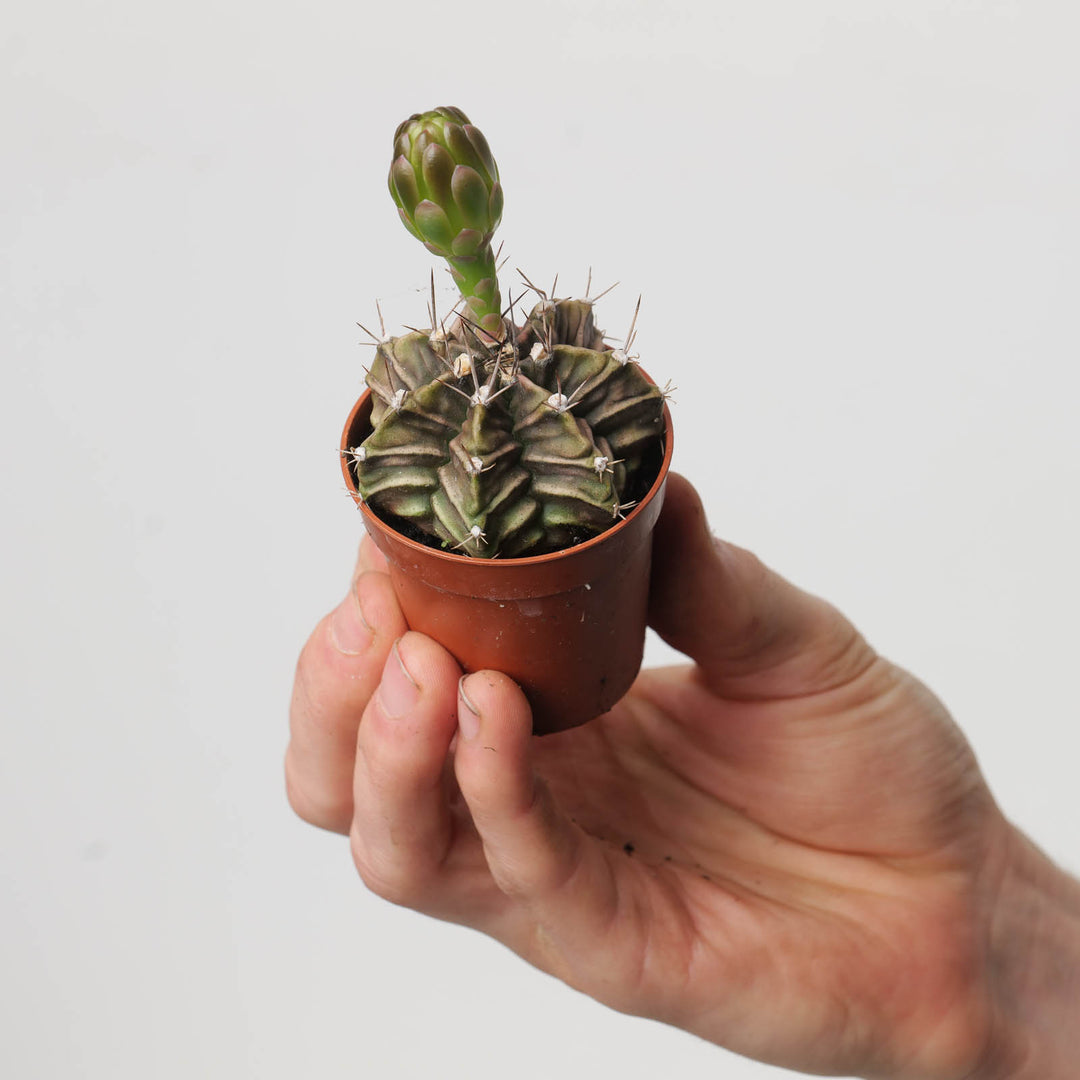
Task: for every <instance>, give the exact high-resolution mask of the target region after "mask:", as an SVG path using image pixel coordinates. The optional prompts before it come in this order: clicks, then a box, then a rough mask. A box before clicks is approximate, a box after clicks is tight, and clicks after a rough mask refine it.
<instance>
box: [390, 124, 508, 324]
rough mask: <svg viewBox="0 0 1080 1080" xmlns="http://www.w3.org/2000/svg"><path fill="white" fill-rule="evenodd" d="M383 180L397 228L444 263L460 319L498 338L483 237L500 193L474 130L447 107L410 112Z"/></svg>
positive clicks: (493, 224)
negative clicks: (461, 308) (457, 295)
mask: <svg viewBox="0 0 1080 1080" xmlns="http://www.w3.org/2000/svg"><path fill="white" fill-rule="evenodd" d="M388 183H389V187H390V194H391V195H392V196H393V199H394V202H395V203H396V204H397V208H398V214H399V215H400V217H401V220H402V222H403V223H404V225H405V228H406V229H408V230H409V232H411V233H412V234H413V236H415V237H416V238H417V239H418V240H419V241H420V242H421V243H423V245H424V246H425V247H426V248H427V249H428V251H430V252H432V253H433V254H435V255H439V256H441V257H442V258H444V259H446V261H447V262H448V263H449V264H450V273H451V275H452V276H453V278H454V281H455V282H456V284H457V286H458V288H459V289H460V291H461V295H462V297H463V298H464V300H465V304H466V310H465V317H466V318H467V319H469V320H471V321H472V322H474V323H476V324H477V325H478V326H480V327H481V328H482V329H483V330H485V331H486V332H487V333H488V334H490V335H491V336H492V337H493V338H496V339H499V338H501V337H502V336H503V323H502V316H501V298H500V296H499V286H498V281H497V278H496V275H495V256H494V254H493V253H492V250H491V238H492V235H493V234H494V232H495V229H496V228H497V227H498V224H499V221H500V219H501V218H502V208H503V193H502V187H501V185H500V184H499V170H498V167H497V166H496V164H495V159H494V158H493V157H492V156H491V150H490V149H489V147H488V144H487V140H486V139H485V138H484V136H483V134H482V133H481V132H480V130H479V128H476V127H473V125H472V124H470V123H469V118H468V117H467V116H466V115H465V114H464V113H463V112H462V111H461V110H460V109H455V108H452V107H440V108H438V109H432V110H431V111H430V112H425V113H415V114H414V115H412V116H410V117H409V119H408V120H406V121H405V122H404V123H402V124H401V125H399V127H398V129H397V131H396V132H395V134H394V160H393V161H392V162H391V165H390V177H389V181H388Z"/></svg>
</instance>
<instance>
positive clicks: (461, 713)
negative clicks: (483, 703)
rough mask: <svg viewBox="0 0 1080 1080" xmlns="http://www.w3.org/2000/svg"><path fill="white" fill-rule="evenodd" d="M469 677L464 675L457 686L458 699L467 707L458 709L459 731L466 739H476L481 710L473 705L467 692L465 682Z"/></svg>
mask: <svg viewBox="0 0 1080 1080" xmlns="http://www.w3.org/2000/svg"><path fill="white" fill-rule="evenodd" d="M468 677H469V676H468V675H462V676H461V678H460V679H458V684H457V689H458V697H460V698H461V703H462V705H464V706H465V708H464V709H458V730H459V731H460V732H461V734H462V735H463V736H464V737H465V738H466V739H474V738H476V734H477V732H478V731H479V730H480V710H479V709H478V708H477V707H476V706H475V705H474V704H473V703H472V701H471V700H470V699H469V695H468V694H467V693H466V692H465V680H466V679H467V678H468Z"/></svg>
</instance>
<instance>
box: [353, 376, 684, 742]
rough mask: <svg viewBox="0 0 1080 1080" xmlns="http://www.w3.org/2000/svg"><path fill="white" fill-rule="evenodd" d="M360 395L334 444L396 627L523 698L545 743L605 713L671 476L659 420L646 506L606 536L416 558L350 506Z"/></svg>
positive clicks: (412, 545) (620, 689)
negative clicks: (536, 550)
mask: <svg viewBox="0 0 1080 1080" xmlns="http://www.w3.org/2000/svg"><path fill="white" fill-rule="evenodd" d="M370 417H371V393H370V391H366V392H365V393H364V395H363V396H362V397H361V398H360V400H359V401H358V402H357V403H356V405H355V406H354V407H353V410H352V412H351V413H350V415H349V419H348V421H347V422H346V424H345V430H344V432H343V433H342V438H341V449H342V451H343V453H342V457H341V461H342V471H343V472H344V474H345V482H346V484H348V487H349V490H350V491H351V492H352V495H353V498H354V499H355V500H356V501H357V503H358V504H359V506H360V509H361V511H362V512H363V515H364V524H365V526H366V527H367V531H368V532H369V533H370V534H371V537H372V538H373V539H374V541H375V543H376V544H377V545H378V547H379V550H380V551H381V552H382V553H383V554H384V555H385V556H386V559H387V561H388V563H389V566H390V579H391V581H392V582H393V586H394V592H395V593H396V595H397V598H398V601H399V603H400V604H401V608H402V611H403V612H404V614H405V619H406V621H407V622H408V624H409V626H410V627H411V628H412V629H413V630H419V631H421V632H423V633H425V634H427V635H429V636H430V637H432V638H434V639H435V640H436V641H438V642H439V643H440V644H442V645H443V646H444V647H445V648H446V649H447V650H449V652H451V653H452V654H453V655H454V656H455V657H456V658H457V660H458V662H459V663H460V664H461V666H462V667H463V668H464V669H465V670H466V671H479V670H481V669H484V668H493V669H495V670H497V671H502V672H505V673H506V674H507V675H509V676H510V677H511V678H512V679H514V681H515V682H517V683H518V684H519V685H520V686H521V687H522V689H523V690H524V691H525V693H526V695H527V696H528V699H529V703H530V704H531V705H532V710H533V731H534V732H535V733H536V734H547V733H550V732H555V731H563V730H565V729H566V728H571V727H576V726H578V725H579V724H584V723H586V722H587V721H589V720H592V719H593V718H594V717H597V716H599V715H600V714H601V713H604V712H607V710H608V709H610V708H611V707H612V705H614V704H615V702H617V701H618V700H619V699H620V698H621V697H622V696H623V695H624V694H625V693H626V691H627V690H628V689H629V688H630V684H631V683H632V682H633V681H634V677H635V676H636V675H637V673H638V670H639V668H640V667H641V658H642V655H643V653H644V649H645V624H646V617H647V609H648V599H649V569H650V565H651V558H652V531H653V527H654V525H655V524H656V519H657V517H658V516H659V514H660V507H661V504H662V503H663V499H664V483H665V480H666V478H667V472H668V466H669V465H670V464H671V451H672V438H671V416H670V414H669V413H668V410H667V409H666V408H665V409H664V453H663V461H662V463H661V465H660V471H659V474H658V475H657V477H656V480H655V482H654V483H653V485H652V487H651V488H650V489H649V492H648V494H647V495H646V496H645V497H644V498H643V499H642V500H641V501H640V502H639V503H638V505H637V506H635V507H634V509H633V510H632V511H631V512H630V513H629V514H628V515H627V516H626V517H625V518H624V519H623V520H622V521H619V522H618V523H617V524H616V525H614V526H613V527H612V528H610V529H609V530H608V531H607V532H605V533H602V534H601V535H599V536H596V537H593V538H592V539H591V540H588V541H585V542H584V543H582V544H578V545H577V546H575V547H572V548H567V549H566V550H564V551H558V552H554V553H552V554H549V555H536V556H531V557H528V558H522V559H474V558H469V557H468V556H465V555H459V554H455V553H453V552H446V551H441V550H438V549H435V548H430V547H426V546H424V545H423V544H419V543H416V542H415V541H413V540H410V539H408V538H407V537H405V536H402V535H401V533H399V532H396V531H395V530H394V529H392V528H390V526H388V525H387V524H386V523H385V522H384V521H382V520H381V519H380V518H379V517H378V516H377V515H376V514H375V513H374V512H373V511H371V510H370V509H369V508H368V507H367V506H366V505H365V504H364V503H363V501H362V500H361V498H360V495H359V493H358V492H357V490H356V478H355V477H354V476H353V474H352V469H351V467H350V465H349V463H348V455H347V454H346V453H344V451H347V450H348V449H349V448H351V447H354V446H357V445H358V444H359V443H361V442H363V440H364V439H365V438H366V437H367V435H368V434H369V433H370V431H371V421H370Z"/></svg>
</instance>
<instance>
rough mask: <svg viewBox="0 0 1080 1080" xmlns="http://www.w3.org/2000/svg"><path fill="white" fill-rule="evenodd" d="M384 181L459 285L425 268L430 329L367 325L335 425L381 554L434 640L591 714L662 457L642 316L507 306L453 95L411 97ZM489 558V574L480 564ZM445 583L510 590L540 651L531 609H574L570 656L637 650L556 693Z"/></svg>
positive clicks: (473, 133)
mask: <svg viewBox="0 0 1080 1080" xmlns="http://www.w3.org/2000/svg"><path fill="white" fill-rule="evenodd" d="M389 187H390V193H391V195H392V196H393V199H394V202H395V203H396V204H397V208H398V213H399V214H400V216H401V220H402V222H403V223H404V225H405V227H406V228H407V229H408V231H409V232H410V233H412V234H413V236H415V237H416V238H417V239H418V240H420V241H421V242H422V243H423V244H424V246H425V247H426V248H427V249H428V250H429V251H431V252H433V253H434V254H436V255H438V256H440V257H441V258H444V259H445V260H446V261H447V263H448V264H449V268H450V274H451V276H452V277H453V279H454V281H455V283H456V284H457V287H458V290H459V292H460V294H461V298H460V301H459V303H458V304H457V305H456V306H455V307H454V309H453V310H452V311H448V312H445V313H444V314H443V317H442V318H440V317H439V314H438V313H437V312H436V310H435V289H434V285H433V286H432V297H431V307H430V311H429V319H430V329H428V330H423V331H421V330H411V331H410V332H408V333H405V334H402V335H401V336H398V337H391V336H385V335H384V337H383V338H382V340H381V341H379V342H378V344H377V348H376V352H375V357H374V359H373V361H372V363H371V365H370V367H369V369H368V372H367V378H366V381H367V385H368V388H369V393H367V394H365V395H364V397H363V398H362V399H361V401H360V402H358V403H357V406H356V408H355V409H354V410H353V414H352V415H351V416H350V418H349V422H348V424H347V425H346V429H345V432H344V434H343V440H342V447H341V451H342V468H343V471H344V473H345V477H346V481H347V483H348V485H349V488H350V490H351V491H352V493H353V495H354V497H355V498H356V499H357V501H358V502H359V503H360V504H361V507H362V509H363V510H364V512H365V521H366V524H367V527H368V529H369V531H370V532H372V535H373V536H374V537H375V539H376V542H377V543H378V544H379V546H380V548H382V550H383V552H384V554H386V555H387V556H388V559H389V561H390V568H391V577H392V579H393V581H394V586H395V590H396V591H397V593H398V598H399V600H401V602H402V607H403V609H404V611H405V616H406V619H407V620H408V622H409V625H410V626H411V627H413V629H418V630H423V631H425V632H428V633H431V634H432V635H433V636H435V637H436V639H437V640H441V641H442V642H443V644H444V645H446V646H447V648H449V649H450V650H451V651H452V652H453V653H454V654H455V655H456V656H457V658H458V659H459V660H460V661H461V662H462V664H463V665H464V666H465V667H466V668H467V669H470V670H472V669H474V668H476V667H484V666H486V667H495V668H499V669H500V670H503V671H506V672H507V673H508V674H510V675H511V676H513V677H515V678H516V679H518V681H519V682H521V683H522V684H523V686H524V687H525V689H526V692H527V693H528V694H529V697H530V700H531V701H532V704H533V707H534V714H537V715H536V716H535V722H536V726H537V730H540V731H543V730H558V729H561V728H563V727H567V726H572V725H573V724H576V723H582V722H584V721H585V720H587V719H590V718H591V717H592V716H595V715H598V713H599V712H602V711H605V710H606V709H607V708H610V707H611V705H612V704H613V703H614V702H615V701H616V700H618V697H619V696H621V695H622V693H623V692H625V689H626V688H627V687H628V685H629V681H630V680H632V678H633V675H634V674H635V673H636V670H637V667H638V666H639V665H640V662H641V652H642V643H643V638H644V621H645V608H646V603H647V591H648V573H649V561H648V552H649V548H650V543H649V534H650V533H651V528H652V525H653V523H654V522H655V519H656V516H657V514H658V513H659V508H660V503H661V501H662V491H663V481H664V476H665V474H666V471H667V466H668V463H669V462H670V458H671V433H670V417H669V414H668V410H667V408H666V407H665V393H664V391H662V390H661V389H659V388H658V387H657V386H656V385H655V383H654V382H653V381H652V380H651V379H650V378H649V377H648V376H646V375H645V374H644V372H643V371H642V370H641V369H640V368H639V366H638V364H637V361H636V357H634V356H632V355H631V353H630V348H631V345H632V340H633V324H632V325H631V328H630V333H629V334H628V336H627V339H626V340H625V341H624V342H623V343H622V347H621V348H612V347H611V346H610V345H609V344H608V343H607V342H606V340H605V336H604V334H603V333H602V332H601V331H600V330H598V329H597V327H596V324H595V322H594V317H593V302H592V301H591V300H589V299H560V298H558V297H556V296H553V295H548V294H546V293H545V292H543V291H542V290H540V289H537V288H535V287H534V286H532V285H531V283H528V282H526V284H528V286H529V289H530V290H531V291H532V292H534V293H535V294H536V297H537V298H538V299H537V300H536V301H535V302H533V303H532V305H531V310H529V311H528V312H526V311H525V309H520V310H519V314H518V316H517V317H515V313H514V308H515V306H516V304H517V302H518V300H520V299H521V297H520V296H519V297H518V298H517V299H516V300H514V301H513V302H512V303H511V304H509V305H508V306H507V308H506V309H505V310H504V308H503V301H502V298H501V294H500V290H499V283H498V278H497V273H496V257H495V254H494V252H493V250H492V237H493V235H494V232H495V229H496V227H497V226H498V224H499V221H500V218H501V216H502V206H503V194H502V187H501V185H500V183H499V171H498V167H497V166H496V164H495V159H494V158H493V157H492V154H491V150H490V149H489V147H488V143H487V140H486V139H485V138H484V136H483V135H482V134H481V132H480V131H479V130H478V129H477V128H476V127H474V126H473V125H472V124H471V123H470V122H469V120H468V118H467V117H466V116H465V114H464V113H463V112H461V110H460V109H456V108H438V109H434V110H432V111H430V112H426V113H418V114H416V115H414V116H411V117H410V118H409V119H408V120H406V121H405V122H404V123H403V124H401V125H400V126H399V127H398V129H397V131H396V133H395V135H394V156H393V161H392V163H391V166H390V176H389ZM523 293H524V290H523ZM635 318H636V315H635ZM518 319H519V320H520V323H519V322H518V321H517V320H518ZM650 503H652V504H653V505H651V506H649V505H648V504H650ZM635 522H636V523H635ZM631 526H632V528H630V527H631ZM608 534H611V535H612V536H614V535H616V534H623V535H622V540H621V541H620V542H621V543H622V544H623V546H624V547H625V548H626V550H625V551H622V553H621V554H619V555H615V554H608V555H605V554H603V553H602V552H598V551H597V547H596V546H597V544H598V543H606V542H607V539H606V538H607V535H608ZM635 537H636V539H635ZM617 547H618V545H617V544H616V548H617ZM631 548H632V549H633V556H632V557H631V556H630V554H629V552H630V549H631ZM424 549H427V551H428V553H429V554H430V556H432V557H433V558H434V560H435V561H434V563H431V560H428V562H429V564H430V565H432V566H433V567H434V569H432V571H431V572H432V573H433V575H434V578H433V584H432V585H431V588H432V589H433V590H434V591H433V592H432V591H428V592H424V593H423V595H420V594H418V593H417V592H416V590H417V588H421V589H426V588H427V586H418V584H417V581H418V577H419V576H422V573H424V572H426V571H421V569H420V562H421V561H423V560H422V559H421V558H420V553H421V552H422V551H423V550H424ZM579 556H580V557H579ZM563 557H572V558H573V559H574V560H576V566H577V568H576V569H572V570H568V573H569V575H570V579H572V580H571V581H570V585H569V586H568V588H569V589H570V590H571V592H572V593H573V595H574V597H576V598H577V599H573V598H572V599H570V600H566V599H565V598H563V599H559V600H558V601H557V605H558V606H559V608H560V612H561V613H560V614H558V615H555V614H552V612H554V610H555V605H556V601H554V600H553V599H552V597H553V596H556V595H558V594H559V591H560V589H561V588H562V586H559V585H557V584H554V583H553V581H552V580H550V578H551V574H550V572H551V569H552V567H551V562H552V559H555V560H556V561H559V560H560V559H562V558H563ZM613 559H615V560H618V559H623V563H622V564H621V565H616V566H613V567H608V572H609V573H610V575H611V577H612V581H615V582H617V587H616V586H612V587H611V588H606V587H604V586H603V585H602V583H601V582H600V581H599V579H598V575H599V574H601V572H602V571H603V567H604V564H605V562H607V563H610V562H611V561H612V560H613ZM523 563H539V564H543V565H544V568H545V569H544V575H545V577H544V581H543V583H542V584H541V585H539V586H537V587H538V588H539V590H540V594H541V596H543V597H544V603H545V604H546V605H547V609H545V610H547V614H542V613H541V616H540V618H539V620H538V618H537V614H538V612H540V609H535V610H534V609H530V610H529V611H528V612H525V611H523V609H521V604H522V603H527V602H528V601H527V595H526V594H527V589H526V591H522V587H520V586H518V585H513V584H510V583H509V579H508V577H507V575H506V572H507V571H509V569H510V567H511V566H512V565H520V564H523ZM482 565H486V566H489V567H490V568H491V570H492V571H494V572H495V577H496V578H497V579H498V581H499V584H498V585H494V586H489V585H486V584H484V583H483V581H485V580H487V579H483V580H482V579H481V575H479V573H478V572H479V571H480V568H481V566H482ZM470 566H471V567H473V570H469V569H468V567H470ZM455 567H456V568H457V569H455ZM455 575H456V576H455ZM579 579H580V580H579ZM456 581H460V582H461V584H460V585H459V584H456V583H455V582H456ZM575 590H576V592H575ZM589 592H595V593H596V594H597V595H596V596H594V597H591V598H589V599H590V600H591V601H598V600H601V595H602V596H603V597H604V598H605V599H603V600H602V601H601V602H602V603H606V604H607V606H608V609H609V610H608V611H607V613H606V614H605V615H603V616H602V617H600V616H596V615H594V614H588V613H587V612H586V611H585V609H584V607H583V608H582V609H581V610H580V612H579V611H578V607H577V606H575V605H576V604H577V600H581V599H584V598H585V594H587V593H589ZM454 593H460V594H461V595H462V596H463V597H466V598H469V599H472V598H475V602H476V603H480V604H484V603H494V604H496V605H497V606H498V608H500V609H503V610H505V609H507V608H513V609H514V610H515V612H516V616H515V617H517V618H518V620H519V621H521V620H522V619H523V620H524V622H521V626H522V627H523V628H524V629H523V634H524V636H523V637H521V640H520V642H518V644H519V645H521V647H522V648H525V649H526V650H532V651H533V652H534V654H535V653H536V651H537V644H536V642H535V641H532V640H531V638H530V637H529V635H530V634H532V633H533V632H534V631H535V628H536V626H537V625H538V624H539V622H543V621H545V620H546V621H549V622H550V621H552V620H555V621H557V622H558V621H560V620H561V621H562V622H566V618H567V616H566V614H565V613H566V610H570V612H571V615H572V620H571V621H572V623H573V627H572V628H571V624H570V623H569V622H567V623H566V629H565V632H562V631H561V633H562V636H561V637H560V638H559V639H558V640H557V641H554V642H552V643H550V644H549V645H548V646H546V648H547V650H548V652H553V655H554V657H555V659H556V662H557V663H558V664H559V665H561V668H562V670H563V674H566V671H565V668H566V661H567V656H568V655H569V653H571V652H577V653H580V652H581V651H582V648H581V647H582V646H583V645H585V644H589V645H591V646H593V647H594V648H595V647H598V648H599V649H601V650H603V649H608V650H609V651H610V649H611V647H612V646H613V645H614V644H615V641H614V639H615V638H620V639H621V638H623V637H626V638H627V641H628V642H629V646H628V648H627V647H621V651H622V652H623V653H626V652H627V651H628V650H629V653H631V654H633V653H635V651H636V659H635V658H634V657H633V656H631V658H630V660H628V661H625V662H624V663H623V666H624V668H626V669H627V670H625V671H619V672H617V673H612V672H607V671H606V670H605V669H603V665H601V666H600V667H599V668H597V670H596V672H595V678H594V680H593V681H594V683H595V684H596V687H597V690H596V692H595V693H591V694H585V695H584V696H582V695H581V693H580V692H579V691H573V690H571V691H569V696H568V694H564V693H562V691H561V690H559V689H556V690H555V691H554V692H553V693H549V692H548V690H545V689H543V688H542V687H541V682H540V681H537V680H536V679H531V678H530V672H531V671H532V670H533V669H534V668H535V666H536V663H537V657H536V656H535V655H534V656H533V658H532V661H531V662H530V663H531V665H532V666H531V667H530V666H529V665H528V664H526V665H525V666H522V665H521V664H519V663H517V662H516V661H515V659H514V657H513V656H512V655H510V654H509V653H507V652H506V651H505V648H503V647H502V646H499V645H498V643H500V642H501V643H503V644H504V645H505V644H506V643H507V642H511V641H517V640H518V637H520V635H517V634H516V633H515V632H512V631H510V632H508V631H507V630H506V629H505V627H504V628H503V629H500V630H499V631H497V632H496V633H495V634H494V635H492V634H489V633H487V632H486V631H477V630H474V629H468V628H463V627H462V626H461V625H456V624H455V622H454V619H455V618H457V616H454V615H452V614H448V613H447V612H446V611H445V610H443V609H444V607H445V604H443V603H442V601H443V600H445V599H446V598H447V597H448V596H449V595H450V594H454ZM579 594H580V595H579ZM616 594H619V595H623V594H625V596H626V599H627V602H628V603H629V604H630V607H632V608H633V611H632V612H631V613H630V614H629V615H628V614H626V613H624V614H622V615H620V614H618V613H616V612H615V611H614V608H613V604H614V603H615V598H616ZM593 606H595V604H594V605H593ZM598 619H599V621H598ZM617 624H619V625H617ZM623 624H625V625H623ZM605 636H606V639H607V640H606V641H605ZM474 646H475V647H474ZM515 647H516V646H515ZM586 651H593V650H586ZM581 659H582V662H583V663H586V664H589V663H591V661H589V659H588V657H587V656H583V657H582V658H581ZM594 666H595V665H594ZM631 668H632V670H630V669H631ZM558 674H559V672H558V671H554V670H553V671H552V672H551V677H552V678H557V676H558ZM541 681H542V680H541ZM564 681H565V680H564ZM575 694H576V697H575V696H574V695H575Z"/></svg>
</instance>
